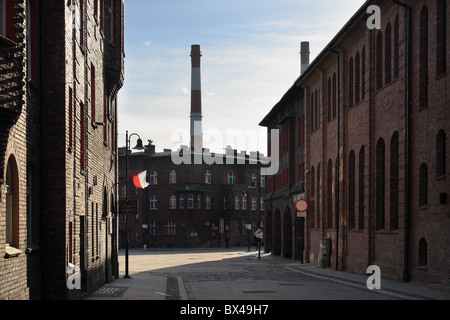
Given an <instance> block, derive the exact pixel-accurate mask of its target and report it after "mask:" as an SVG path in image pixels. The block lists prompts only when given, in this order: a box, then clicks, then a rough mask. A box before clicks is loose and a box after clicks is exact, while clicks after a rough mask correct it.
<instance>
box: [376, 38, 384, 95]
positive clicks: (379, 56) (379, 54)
mask: <svg viewBox="0 0 450 320" xmlns="http://www.w3.org/2000/svg"><path fill="white" fill-rule="evenodd" d="M382 63H383V34H382V33H381V31H378V33H377V43H376V83H377V89H381V87H382V86H383V64H382Z"/></svg>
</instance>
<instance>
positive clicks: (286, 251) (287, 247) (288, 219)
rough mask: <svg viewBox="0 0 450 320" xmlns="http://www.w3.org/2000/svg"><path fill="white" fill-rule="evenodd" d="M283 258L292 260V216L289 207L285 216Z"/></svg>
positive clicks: (285, 211)
mask: <svg viewBox="0 0 450 320" xmlns="http://www.w3.org/2000/svg"><path fill="white" fill-rule="evenodd" d="M283 257H285V258H292V214H291V209H290V208H289V207H287V208H286V209H285V210H284V216H283Z"/></svg>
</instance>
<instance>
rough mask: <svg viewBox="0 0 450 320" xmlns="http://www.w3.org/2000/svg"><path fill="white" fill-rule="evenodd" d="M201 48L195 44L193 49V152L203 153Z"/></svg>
mask: <svg viewBox="0 0 450 320" xmlns="http://www.w3.org/2000/svg"><path fill="white" fill-rule="evenodd" d="M201 56H202V54H201V52H200V46H199V45H197V44H195V45H192V48H191V61H192V73H191V150H193V151H195V152H200V153H201V152H202V150H203V129H202V118H203V115H202V90H201V88H202V87H201V73H200V57H201Z"/></svg>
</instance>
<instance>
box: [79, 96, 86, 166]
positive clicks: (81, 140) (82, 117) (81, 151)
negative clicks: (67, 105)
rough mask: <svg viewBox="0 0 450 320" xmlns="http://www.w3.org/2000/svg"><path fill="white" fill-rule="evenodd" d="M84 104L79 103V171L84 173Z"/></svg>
mask: <svg viewBox="0 0 450 320" xmlns="http://www.w3.org/2000/svg"><path fill="white" fill-rule="evenodd" d="M84 117H85V115H84V104H83V103H80V170H81V171H85V169H86V168H85V145H84V139H85V127H84Z"/></svg>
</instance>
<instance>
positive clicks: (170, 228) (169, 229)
mask: <svg viewBox="0 0 450 320" xmlns="http://www.w3.org/2000/svg"><path fill="white" fill-rule="evenodd" d="M176 233H177V225H176V224H175V222H174V221H168V222H167V225H166V235H168V236H174V235H176Z"/></svg>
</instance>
